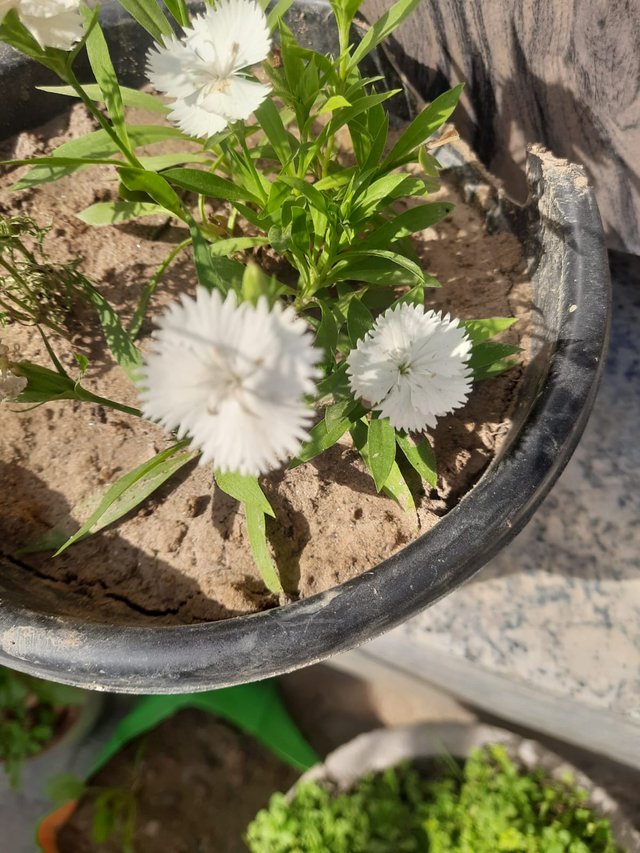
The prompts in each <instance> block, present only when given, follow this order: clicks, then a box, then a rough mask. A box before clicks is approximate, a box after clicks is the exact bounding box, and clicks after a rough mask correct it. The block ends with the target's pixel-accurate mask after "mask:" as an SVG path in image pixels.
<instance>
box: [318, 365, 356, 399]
mask: <svg viewBox="0 0 640 853" xmlns="http://www.w3.org/2000/svg"><path fill="white" fill-rule="evenodd" d="M348 391H349V379H348V377H347V362H346V361H341V362H340V364H339V365H338V366H337V367H336V368H334V369H333V370H332V371H331V372H330V373H328V374H327V376H325V378H324V379H321V380H320V382H319V383H318V395H319V397H320V398H321V397H326V396H327V395H329V394H331V395H332V396H336V397H339V396H343V395H344V394H347V393H348Z"/></svg>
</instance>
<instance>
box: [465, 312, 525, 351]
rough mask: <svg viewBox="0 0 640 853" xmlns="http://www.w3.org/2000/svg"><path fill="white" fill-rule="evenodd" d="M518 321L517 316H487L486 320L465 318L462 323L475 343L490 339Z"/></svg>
mask: <svg viewBox="0 0 640 853" xmlns="http://www.w3.org/2000/svg"><path fill="white" fill-rule="evenodd" d="M517 322H518V318H517V317H487V318H486V319H484V320H464V321H463V322H462V325H463V326H464V327H465V329H466V330H467V334H468V335H469V337H470V338H471V340H472V341H473V343H474V344H479V343H482V342H483V341H488V340H489V339H490V338H492V337H494V335H498V334H500V332H504V331H506V330H507V329H509V328H511V326H513V324H514V323H517Z"/></svg>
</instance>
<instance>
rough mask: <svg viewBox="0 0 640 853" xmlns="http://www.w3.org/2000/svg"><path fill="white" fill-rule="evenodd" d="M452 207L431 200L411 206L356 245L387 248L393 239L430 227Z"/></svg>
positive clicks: (445, 203)
mask: <svg viewBox="0 0 640 853" xmlns="http://www.w3.org/2000/svg"><path fill="white" fill-rule="evenodd" d="M453 207H454V205H453V204H451V202H432V203H429V204H421V205H420V206H419V207H411V208H409V210H405V211H403V212H402V213H401V214H399V215H398V216H395V217H394V218H393V219H391V220H389V222H385V224H384V225H381V226H380V227H379V228H376V230H375V231H372V232H371V233H370V234H367V235H366V237H365V238H364V240H362V241H361V242H359V243H358V246H359V248H360V249H381V248H387V247H388V246H390V245H391V243H393V242H394V240H400V239H401V238H402V237H408V236H409V235H411V234H415V233H416V231H423V230H424V229H425V228H430V227H431V226H432V225H435V224H436V223H437V222H441V221H442V220H443V219H444V218H445V216H448V215H449V213H451V211H452V210H453Z"/></svg>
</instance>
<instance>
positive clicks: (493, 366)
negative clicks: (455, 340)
mask: <svg viewBox="0 0 640 853" xmlns="http://www.w3.org/2000/svg"><path fill="white" fill-rule="evenodd" d="M518 352H520V347H517V346H515V345H512V344H499V343H493V342H492V341H485V342H482V343H479V344H475V346H474V347H473V349H472V351H471V358H470V359H469V362H468V364H469V367H470V368H471V369H472V370H473V378H474V379H488V378H489V377H491V376H495V375H497V374H498V373H503V372H504V371H505V370H509V369H510V368H511V367H513V366H514V365H515V364H516V363H517V362H515V361H513V360H510V359H509V356H512V355H515V354H516V353H518Z"/></svg>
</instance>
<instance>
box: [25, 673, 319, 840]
mask: <svg viewBox="0 0 640 853" xmlns="http://www.w3.org/2000/svg"><path fill="white" fill-rule="evenodd" d="M317 760H318V758H317V756H316V754H315V753H314V752H313V750H312V749H311V747H310V746H309V745H308V744H307V743H306V741H305V740H304V738H303V737H302V735H301V734H300V732H299V731H298V729H297V728H296V726H295V724H294V723H293V722H292V720H291V718H290V717H289V715H288V713H287V711H286V709H285V707H284V705H283V704H282V701H281V700H280V697H279V694H278V691H277V688H276V685H275V684H274V683H273V682H271V681H266V682H261V683H260V684H247V685H239V686H237V687H232V688H229V689H226V690H225V689H222V690H216V691H212V692H205V693H198V694H194V695H191V696H190V695H181V696H147V697H143V698H141V699H139V700H138V701H137V702H136V704H135V706H134V707H133V709H132V710H131V711H130V712H129V714H127V716H125V717H124V718H123V719H122V720H121V721H120V723H119V724H118V726H117V728H116V729H115V731H114V732H113V734H112V735H111V737H110V738H109V739H108V740H107V741H106V742H105V743H104V744H102V748H101V750H100V753H99V754H98V755H97V757H96V760H95V762H94V764H93V767H92V768H91V769H90V770H89V772H88V773H87V775H86V779H85V778H79V777H78V776H76V775H71V774H61V775H59V776H58V777H56V778H53V779H51V780H50V784H49V786H48V792H49V796H50V798H51V799H52V800H54V801H56V802H58V803H59V806H58V808H56V809H55V811H53V812H51V813H50V814H48V815H47V816H46V817H45V818H44V819H43V820H41V821H40V823H39V825H38V828H37V833H36V837H37V840H38V843H39V845H40V849H42V850H43V851H45V853H64V851H66V850H71V849H73V850H83V849H94V847H95V845H96V844H102V843H106V842H109V844H110V845H113V849H119V850H124V851H129V850H134V849H135V850H145V851H147V850H148V851H152V850H166V849H174V848H175V849H177V848H178V847H180V846H183V847H184V846H185V845H187V846H188V845H189V844H193V843H195V844H199V845H202V844H208V845H209V846H210V847H211V848H212V849H223V848H224V849H229V850H237V849H239V847H240V845H242V841H241V835H242V832H243V830H244V824H245V823H246V821H247V820H248V819H249V816H250V815H251V813H252V807H251V806H250V805H249V804H250V803H254V806H253V810H255V809H256V808H258V807H259V805H260V804H264V803H266V801H267V799H268V797H269V795H270V794H271V793H272V792H273V791H274V790H276V789H277V788H278V787H281V786H282V785H288V784H290V782H291V781H292V780H293V779H294V778H295V776H296V773H299V772H300V771H304V770H307V769H308V768H309V767H311V766H313V765H314V764H315V763H316V762H317ZM205 810H206V812H207V813H206V815H205V814H203V812H204V811H205ZM242 815H244V818H243V817H242Z"/></svg>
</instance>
